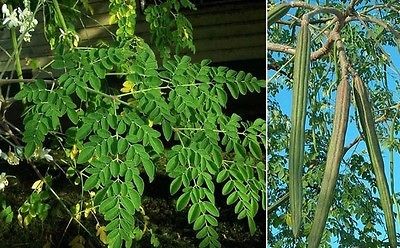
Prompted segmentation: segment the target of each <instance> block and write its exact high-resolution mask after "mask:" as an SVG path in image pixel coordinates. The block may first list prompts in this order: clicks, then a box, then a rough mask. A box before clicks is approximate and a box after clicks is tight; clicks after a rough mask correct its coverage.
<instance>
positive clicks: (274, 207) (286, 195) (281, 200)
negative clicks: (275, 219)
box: [268, 193, 289, 214]
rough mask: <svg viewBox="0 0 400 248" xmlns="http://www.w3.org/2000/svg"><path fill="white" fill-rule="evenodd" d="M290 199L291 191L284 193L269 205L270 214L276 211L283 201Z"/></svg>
mask: <svg viewBox="0 0 400 248" xmlns="http://www.w3.org/2000/svg"><path fill="white" fill-rule="evenodd" d="M288 199H289V193H286V194H284V195H283V196H282V197H281V198H279V199H278V200H277V201H276V202H274V203H273V204H271V206H269V207H268V214H271V213H272V212H274V211H275V210H276V209H277V208H278V207H279V206H280V205H282V203H284V202H285V201H287V200H288Z"/></svg>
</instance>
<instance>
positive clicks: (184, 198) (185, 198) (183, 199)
mask: <svg viewBox="0 0 400 248" xmlns="http://www.w3.org/2000/svg"><path fill="white" fill-rule="evenodd" d="M189 201H190V192H185V193H183V194H182V195H181V196H179V198H178V200H177V201H176V210H177V211H181V210H183V209H184V208H185V207H186V206H187V205H188V203H189Z"/></svg>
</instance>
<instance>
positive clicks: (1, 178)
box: [0, 172, 8, 191]
mask: <svg viewBox="0 0 400 248" xmlns="http://www.w3.org/2000/svg"><path fill="white" fill-rule="evenodd" d="M7 185H8V180H7V175H6V173H4V172H2V173H1V174H0V191H4V188H5V187H6V186H7Z"/></svg>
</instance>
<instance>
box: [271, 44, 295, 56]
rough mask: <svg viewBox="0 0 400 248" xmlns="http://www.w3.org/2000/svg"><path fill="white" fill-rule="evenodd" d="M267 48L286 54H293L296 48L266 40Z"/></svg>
mask: <svg viewBox="0 0 400 248" xmlns="http://www.w3.org/2000/svg"><path fill="white" fill-rule="evenodd" d="M267 50H272V51H275V52H283V53H287V54H292V55H294V53H295V51H296V49H294V48H293V47H291V46H288V45H282V44H277V43H273V42H267Z"/></svg>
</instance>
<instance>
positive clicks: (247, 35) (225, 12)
mask: <svg viewBox="0 0 400 248" xmlns="http://www.w3.org/2000/svg"><path fill="white" fill-rule="evenodd" d="M90 2H91V5H92V7H93V9H94V14H93V15H92V16H90V17H83V18H82V23H83V25H81V26H80V28H79V31H78V32H79V36H80V38H81V42H80V46H90V45H93V44H95V42H96V41H98V40H105V41H107V40H110V39H112V38H111V35H110V33H109V31H111V32H114V31H115V30H116V26H115V25H109V15H108V1H105V0H101V1H100V0H92V1H90ZM38 16H39V17H40V16H41V14H39V15H38ZM186 16H187V17H188V19H189V20H190V21H191V23H192V25H193V30H194V43H195V46H196V53H195V54H194V55H191V54H188V55H190V56H191V57H192V58H193V61H200V60H201V59H204V58H208V59H211V60H212V61H214V62H227V61H238V60H251V59H265V42H266V33H265V20H266V19H265V2H262V1H253V2H252V1H238V2H235V1H233V2H231V3H225V4H222V3H221V4H215V3H214V4H210V3H208V4H204V5H200V6H198V10H197V11H190V12H187V13H186ZM39 21H40V20H39ZM32 34H33V40H32V41H31V43H29V44H27V43H25V44H24V45H23V49H22V52H21V59H22V60H21V62H22V64H23V69H29V67H28V66H27V65H26V58H35V59H37V60H38V61H39V63H40V64H41V65H45V64H46V63H48V62H49V61H51V59H52V57H51V51H50V47H49V45H48V44H47V41H46V40H45V37H44V33H43V25H41V24H39V25H38V26H37V28H36V30H35V32H34V33H32ZM136 34H137V35H139V36H141V37H143V38H145V39H146V40H148V39H149V33H148V24H147V23H146V22H145V20H144V16H143V14H141V13H139V11H138V19H137V27H136ZM9 38H10V34H9V32H8V30H3V31H0V46H1V47H3V48H4V49H6V50H7V51H8V52H9V53H12V49H11V44H10V40H9ZM7 60H8V56H7V54H6V53H5V52H4V51H2V50H0V68H2V67H4V66H5V65H6V61H7ZM9 70H13V65H12V63H11V65H10V66H9Z"/></svg>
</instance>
